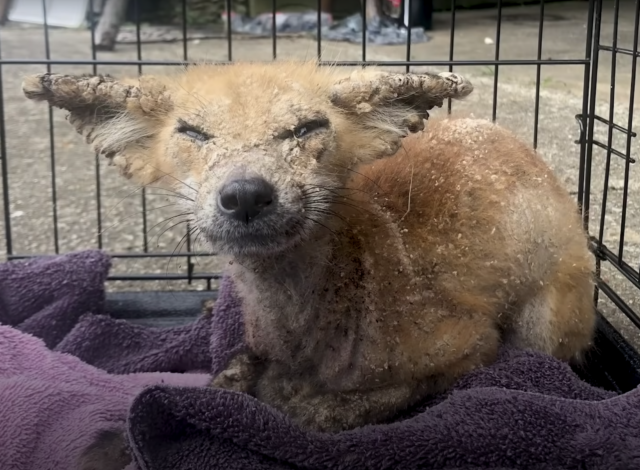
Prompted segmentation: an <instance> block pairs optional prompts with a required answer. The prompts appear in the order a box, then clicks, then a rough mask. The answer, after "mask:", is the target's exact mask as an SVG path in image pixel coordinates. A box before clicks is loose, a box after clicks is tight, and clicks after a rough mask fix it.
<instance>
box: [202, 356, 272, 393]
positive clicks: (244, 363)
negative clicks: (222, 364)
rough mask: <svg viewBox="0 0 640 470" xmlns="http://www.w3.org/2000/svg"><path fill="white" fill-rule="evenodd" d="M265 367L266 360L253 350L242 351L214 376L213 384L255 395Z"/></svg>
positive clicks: (216, 386)
mask: <svg viewBox="0 0 640 470" xmlns="http://www.w3.org/2000/svg"><path fill="white" fill-rule="evenodd" d="M264 369H265V363H264V361H262V360H260V359H259V358H258V357H256V356H255V355H254V354H252V353H251V352H241V353H239V354H237V355H236V356H234V357H233V358H232V359H231V361H229V364H228V365H227V367H226V368H225V369H224V370H223V371H222V372H220V373H219V374H218V375H217V376H216V377H214V379H213V380H212V381H211V386H212V387H213V388H221V389H224V390H233V391H234V392H241V393H247V394H249V395H253V392H254V389H255V386H256V384H257V383H258V379H259V378H260V376H261V375H262V374H263V372H264Z"/></svg>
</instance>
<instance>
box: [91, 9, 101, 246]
mask: <svg viewBox="0 0 640 470" xmlns="http://www.w3.org/2000/svg"><path fill="white" fill-rule="evenodd" d="M94 1H95V0H89V10H90V11H91V23H90V27H91V60H93V61H95V63H94V64H93V65H92V69H93V74H94V75H97V74H98V63H97V58H98V54H97V51H96V22H95V19H94V12H95V8H94V7H95V4H94ZM94 172H95V180H96V225H97V229H98V233H97V235H96V236H97V242H98V248H100V249H102V243H103V241H102V178H101V176H100V155H99V154H98V153H96V154H95V155H94Z"/></svg>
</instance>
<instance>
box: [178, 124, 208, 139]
mask: <svg viewBox="0 0 640 470" xmlns="http://www.w3.org/2000/svg"><path fill="white" fill-rule="evenodd" d="M176 131H177V132H178V133H180V134H184V135H185V136H187V137H189V138H191V139H193V140H196V141H198V142H206V141H208V140H211V138H212V136H211V135H210V134H207V133H206V132H204V131H203V130H202V129H200V128H198V127H197V126H194V125H193V124H189V123H187V122H185V121H183V120H182V119H180V120H178V127H177V128H176Z"/></svg>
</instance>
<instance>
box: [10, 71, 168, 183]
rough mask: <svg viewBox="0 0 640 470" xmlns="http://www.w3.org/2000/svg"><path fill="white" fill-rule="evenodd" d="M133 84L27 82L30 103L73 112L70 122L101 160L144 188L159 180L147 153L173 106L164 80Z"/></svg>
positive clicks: (99, 79) (73, 79) (47, 78)
mask: <svg viewBox="0 0 640 470" xmlns="http://www.w3.org/2000/svg"><path fill="white" fill-rule="evenodd" d="M130 82H133V83H134V84H130V83H126V82H120V81H117V80H115V79H113V78H111V77H109V76H101V75H98V76H72V75H60V74H52V73H45V74H40V75H32V76H29V77H26V78H25V79H24V81H23V83H22V91H23V93H24V94H25V96H26V97H27V98H29V99H30V100H34V101H46V102H48V103H49V104H50V105H51V106H55V107H57V108H61V109H65V110H67V111H69V117H68V119H69V122H70V123H71V124H72V125H73V126H74V127H75V129H76V131H77V132H78V133H79V134H81V135H82V136H83V137H84V138H85V140H86V142H87V143H88V144H90V145H91V146H92V147H93V149H94V150H95V151H96V152H97V153H98V154H102V155H104V156H106V157H107V158H108V159H109V160H110V161H111V162H112V163H113V164H115V165H116V166H117V167H118V168H119V169H120V171H121V173H122V174H123V175H124V176H125V177H127V178H131V177H133V176H135V179H136V180H138V181H139V182H141V183H143V184H144V183H145V182H146V181H147V180H152V179H154V178H155V177H156V175H155V174H154V170H153V169H152V168H151V167H149V165H146V158H147V157H146V155H145V151H146V150H147V149H148V143H149V142H150V140H151V139H153V137H154V136H155V133H156V132H157V129H158V128H159V123H160V120H161V118H162V117H163V116H164V115H166V113H168V112H169V111H171V109H172V106H173V105H172V101H171V97H170V95H169V93H168V92H167V91H166V88H165V87H164V85H163V84H162V82H161V81H159V80H158V79H156V78H154V77H151V76H142V77H140V78H139V79H137V80H135V81H130Z"/></svg>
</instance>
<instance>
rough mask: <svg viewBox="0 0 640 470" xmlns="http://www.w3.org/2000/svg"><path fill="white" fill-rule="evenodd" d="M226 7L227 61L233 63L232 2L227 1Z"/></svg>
mask: <svg viewBox="0 0 640 470" xmlns="http://www.w3.org/2000/svg"><path fill="white" fill-rule="evenodd" d="M183 1H186V0H183ZM225 5H226V8H227V60H228V61H229V62H231V61H232V60H233V44H232V43H231V37H232V34H231V0H226V2H225Z"/></svg>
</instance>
